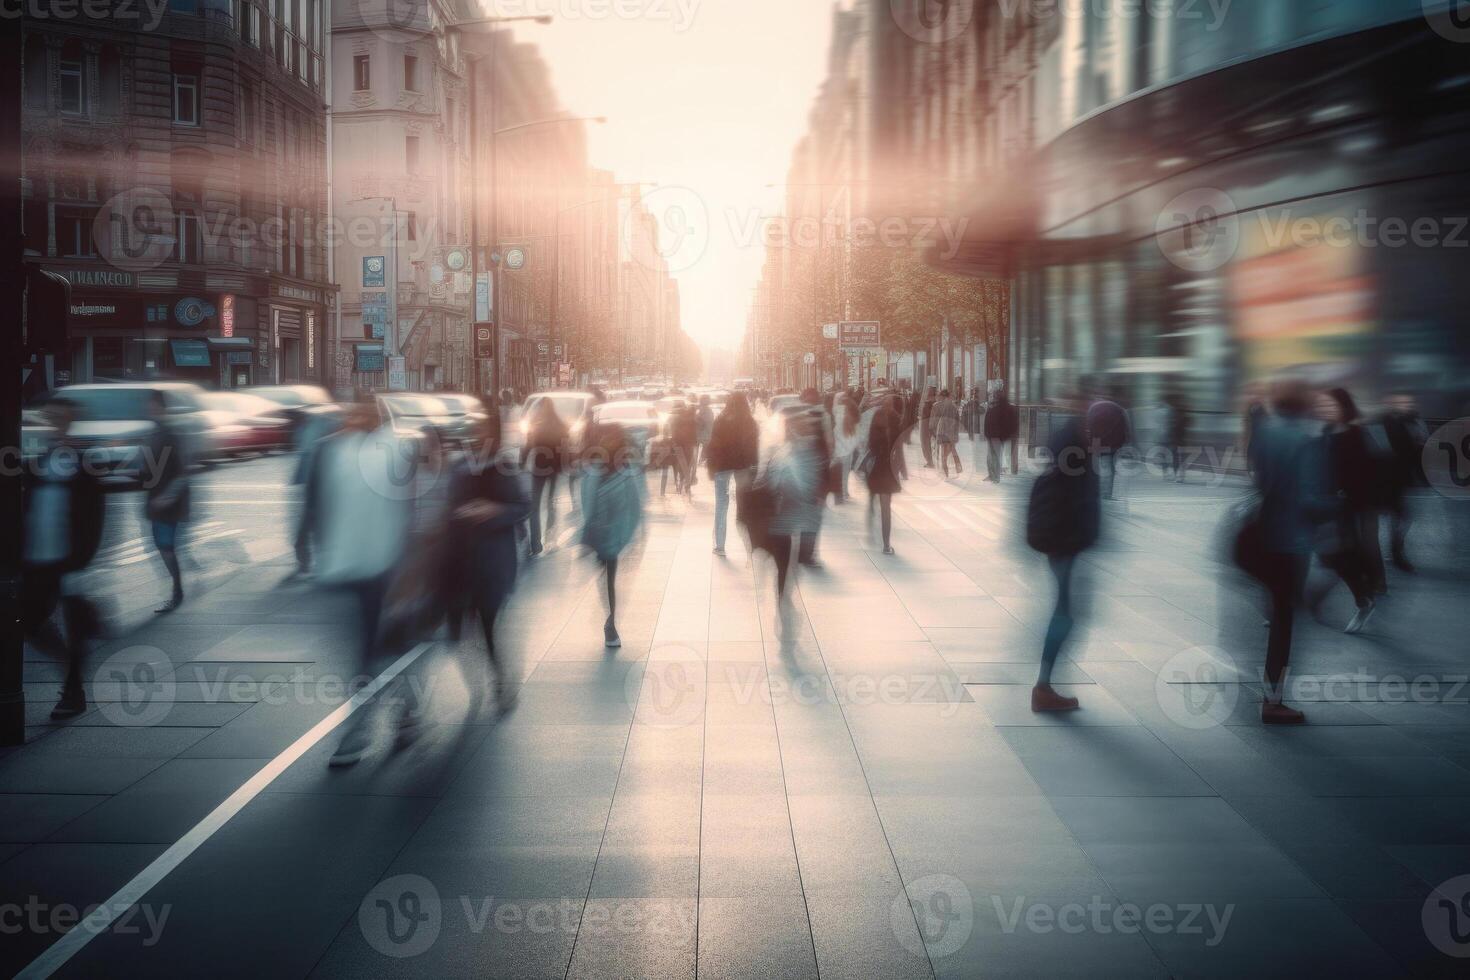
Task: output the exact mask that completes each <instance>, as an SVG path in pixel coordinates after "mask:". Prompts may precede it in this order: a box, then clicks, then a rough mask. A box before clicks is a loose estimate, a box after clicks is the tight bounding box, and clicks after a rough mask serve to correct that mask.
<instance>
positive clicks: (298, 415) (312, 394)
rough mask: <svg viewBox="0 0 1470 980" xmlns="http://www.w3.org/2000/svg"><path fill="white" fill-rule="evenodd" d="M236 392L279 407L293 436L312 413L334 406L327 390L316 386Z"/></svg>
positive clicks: (291, 386)
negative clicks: (261, 399) (267, 401)
mask: <svg viewBox="0 0 1470 980" xmlns="http://www.w3.org/2000/svg"><path fill="white" fill-rule="evenodd" d="M238 390H239V391H240V392H241V393H242V394H247V395H255V396H257V397H260V398H266V399H269V400H270V401H273V402H275V403H276V404H277V405H279V406H280V407H281V409H282V410H283V411H284V412H285V414H286V418H287V419H288V420H289V421H290V423H291V429H292V433H293V434H297V433H299V430H300V429H301V424H302V422H304V421H305V420H306V419H307V418H308V417H309V416H311V415H312V414H313V413H314V411H316V410H319V409H320V408H321V407H323V406H333V405H336V402H335V401H333V400H332V396H331V394H330V393H329V392H328V391H327V389H325V388H322V387H319V386H317V385H252V386H251V387H248V388H240V389H238Z"/></svg>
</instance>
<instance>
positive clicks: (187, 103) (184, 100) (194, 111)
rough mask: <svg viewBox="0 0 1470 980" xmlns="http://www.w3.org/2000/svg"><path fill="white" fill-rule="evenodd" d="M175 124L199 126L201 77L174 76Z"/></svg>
mask: <svg viewBox="0 0 1470 980" xmlns="http://www.w3.org/2000/svg"><path fill="white" fill-rule="evenodd" d="M174 123H175V124H177V125H179V126H197V125H199V76H198V75H180V74H175V75H174Z"/></svg>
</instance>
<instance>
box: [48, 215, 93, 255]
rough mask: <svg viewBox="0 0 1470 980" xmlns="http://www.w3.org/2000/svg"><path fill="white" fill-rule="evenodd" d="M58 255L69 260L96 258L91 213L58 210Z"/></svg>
mask: <svg viewBox="0 0 1470 980" xmlns="http://www.w3.org/2000/svg"><path fill="white" fill-rule="evenodd" d="M56 253H57V254H58V255H60V256H62V257H64V258H68V259H90V258H94V257H96V255H97V249H96V247H95V246H94V245H93V242H92V215H91V213H89V212H87V211H84V210H78V209H75V208H66V209H62V208H57V209H56Z"/></svg>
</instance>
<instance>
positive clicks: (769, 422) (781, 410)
mask: <svg viewBox="0 0 1470 980" xmlns="http://www.w3.org/2000/svg"><path fill="white" fill-rule="evenodd" d="M801 407H802V401H801V396H800V395H772V396H771V400H770V401H769V402H767V403H766V420H765V424H764V425H763V426H762V430H763V433H762V434H763V435H764V436H765V438H766V439H767V440H768V441H769V442H772V443H776V442H780V441H781V440H782V439H784V438H785V437H786V413H788V412H794V411H797V410H798V409H800V408H801Z"/></svg>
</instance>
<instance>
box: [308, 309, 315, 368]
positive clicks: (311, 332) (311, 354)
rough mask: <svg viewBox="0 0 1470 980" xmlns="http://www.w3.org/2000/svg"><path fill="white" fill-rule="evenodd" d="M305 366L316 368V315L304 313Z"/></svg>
mask: <svg viewBox="0 0 1470 980" xmlns="http://www.w3.org/2000/svg"><path fill="white" fill-rule="evenodd" d="M306 366H307V367H309V368H315V367H316V314H315V313H313V312H312V311H311V310H307V311H306Z"/></svg>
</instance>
